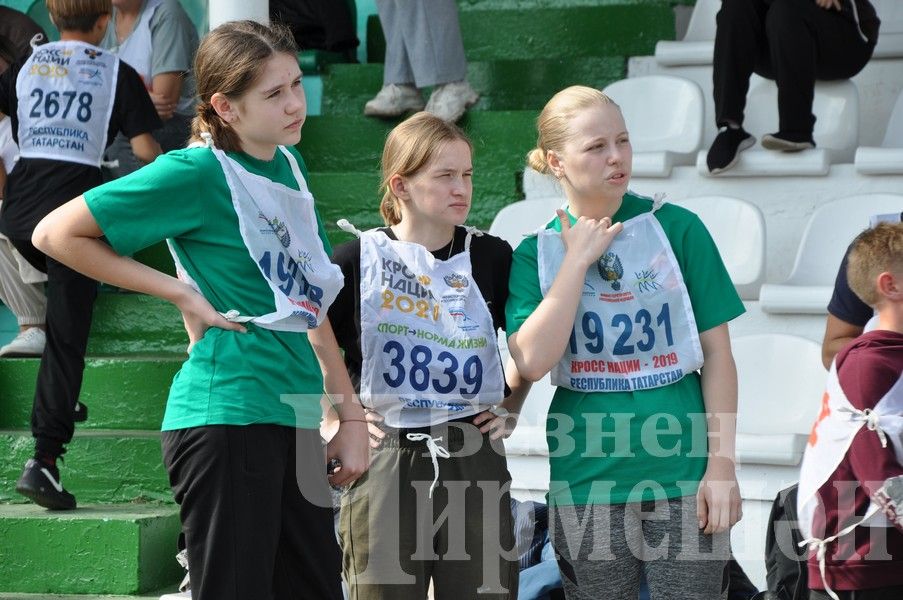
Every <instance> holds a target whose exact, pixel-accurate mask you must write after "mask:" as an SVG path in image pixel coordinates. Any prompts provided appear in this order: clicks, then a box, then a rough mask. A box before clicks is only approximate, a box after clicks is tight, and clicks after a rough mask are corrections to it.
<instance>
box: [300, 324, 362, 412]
mask: <svg viewBox="0 0 903 600" xmlns="http://www.w3.org/2000/svg"><path fill="white" fill-rule="evenodd" d="M307 338H308V340H309V341H310V344H311V346H313V349H314V353H315V354H316V355H317V360H318V361H319V363H320V370H321V371H322V372H323V389H324V390H325V391H326V394H327V396H328V397H329V400H330V404H331V405H332V408H333V409H335V412H336V414H337V415H338V418H339V420H340V421H348V420H363V419H364V409H363V407H362V406H361V403H360V401H359V400H358V397H357V394H356V393H355V392H354V386H353V385H352V383H351V378H350V377H348V371H347V369H346V368H345V361H344V360H342V353H341V351H340V350H339V344H338V342H337V341H336V337H335V333H334V332H333V330H332V325H331V324H330V322H329V319H328V318H327V319H325V320H324V321H323V323H322V324H321V325H320V326H319V327H317V328H316V329H311V330H309V331H308V332H307Z"/></svg>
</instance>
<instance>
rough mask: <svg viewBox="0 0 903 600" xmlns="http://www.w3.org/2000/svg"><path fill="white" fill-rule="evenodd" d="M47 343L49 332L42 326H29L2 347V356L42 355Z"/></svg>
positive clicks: (0, 353)
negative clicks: (45, 331)
mask: <svg viewBox="0 0 903 600" xmlns="http://www.w3.org/2000/svg"><path fill="white" fill-rule="evenodd" d="M46 343H47V334H46V333H44V330H43V329H41V328H40V327H29V328H28V329H26V330H25V331H22V332H19V335H17V336H16V337H15V338H13V341H11V342H10V343H8V344H7V345H5V346H3V347H2V348H0V356H5V357H7V358H21V357H26V356H41V355H42V354H43V353H44V345H45V344H46Z"/></svg>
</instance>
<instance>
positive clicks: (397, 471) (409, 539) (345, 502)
mask: <svg viewBox="0 0 903 600" xmlns="http://www.w3.org/2000/svg"><path fill="white" fill-rule="evenodd" d="M384 429H386V430H387V433H386V437H385V438H384V439H383V441H382V444H381V445H380V447H379V448H377V449H371V451H370V468H369V470H368V471H367V472H366V473H364V475H363V476H361V477H360V479H358V480H357V481H355V482H354V483H353V484H352V485H351V486H350V487H349V488H348V489H347V490H346V491H345V493H344V494H343V495H342V508H341V514H340V516H339V538H340V542H341V546H342V553H343V558H342V563H343V564H342V569H343V572H344V575H345V581H346V583H347V584H348V588H349V598H350V600H425V599H426V596H427V591H428V589H429V580H430V576H431V574H432V568H433V561H432V560H417V559H415V558H413V557H414V556H415V554H417V550H418V541H419V540H418V532H423V531H429V521H430V519H431V517H432V514H431V513H430V514H427V513H426V511H425V510H422V509H421V510H419V511H418V506H417V499H416V496H415V494H414V490H413V489H412V487H411V482H413V481H426V482H431V481H432V478H433V466H432V462H431V461H430V459H429V457H427V458H425V459H424V458H423V457H422V456H421V454H422V447H423V445H422V443H421V444H418V448H416V449H415V448H414V447H413V444H412V443H411V442H408V441H407V440H403V439H401V438H400V433H399V430H396V429H391V428H388V427H385V428H384ZM429 547H430V548H432V543H430V544H429Z"/></svg>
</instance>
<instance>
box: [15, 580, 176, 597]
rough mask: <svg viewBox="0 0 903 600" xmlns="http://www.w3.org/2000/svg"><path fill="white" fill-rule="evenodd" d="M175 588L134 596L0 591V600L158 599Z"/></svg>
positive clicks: (174, 590)
mask: <svg viewBox="0 0 903 600" xmlns="http://www.w3.org/2000/svg"><path fill="white" fill-rule="evenodd" d="M177 590H178V584H174V585H168V586H166V587H164V588H161V589H159V590H153V591H151V592H144V593H142V594H138V595H134V596H133V595H131V594H129V595H128V596H123V595H120V594H116V595H110V594H102V595H98V594H16V593H9V594H8V593H5V592H0V600H159V599H160V596H162V595H163V594H174V593H176V592H177Z"/></svg>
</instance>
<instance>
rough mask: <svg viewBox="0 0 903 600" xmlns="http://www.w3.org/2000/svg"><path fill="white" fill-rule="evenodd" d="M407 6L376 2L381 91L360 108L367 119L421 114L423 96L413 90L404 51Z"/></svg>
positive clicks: (395, 0) (384, 0) (392, 1)
mask: <svg viewBox="0 0 903 600" xmlns="http://www.w3.org/2000/svg"><path fill="white" fill-rule="evenodd" d="M410 5H411V3H409V2H406V1H399V0H376V8H377V10H378V11H379V22H380V23H381V24H382V28H383V33H384V34H385V37H386V58H385V63H384V65H383V88H382V89H381V90H380V91H379V93H378V94H377V95H376V96H374V97H373V99H372V100H369V101H368V102H367V103H366V104H365V105H364V114H365V115H368V116H371V117H397V116H399V115H402V114H404V113H405V112H408V111H416V110H421V109H422V108H423V106H424V103H423V96H421V94H420V90H418V89H417V88H416V87H415V86H414V72H413V71H412V70H411V63H410V59H409V57H408V52H407V49H406V48H405V42H404V36H405V28H406V27H409V26H410V23H409V22H408V20H407V16H408V13H409V12H410V8H409V6H410Z"/></svg>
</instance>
